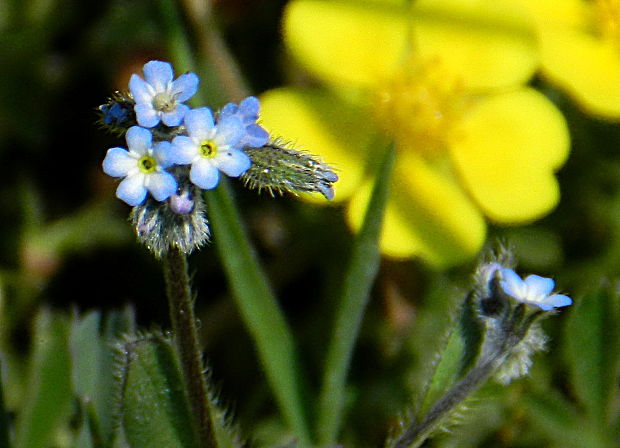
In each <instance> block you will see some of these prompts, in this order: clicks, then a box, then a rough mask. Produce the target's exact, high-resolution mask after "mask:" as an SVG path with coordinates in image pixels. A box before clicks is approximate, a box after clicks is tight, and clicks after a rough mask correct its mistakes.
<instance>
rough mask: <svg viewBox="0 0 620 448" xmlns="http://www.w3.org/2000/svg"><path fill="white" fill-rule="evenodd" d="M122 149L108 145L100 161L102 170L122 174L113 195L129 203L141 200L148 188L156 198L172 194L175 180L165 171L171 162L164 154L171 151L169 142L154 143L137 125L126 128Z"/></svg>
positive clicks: (148, 134)
mask: <svg viewBox="0 0 620 448" xmlns="http://www.w3.org/2000/svg"><path fill="white" fill-rule="evenodd" d="M126 138H127V146H128V147H129V151H127V150H126V149H125V148H110V149H108V153H107V154H106V156H105V159H104V160H103V171H104V172H105V173H106V174H108V175H110V176H112V177H124V179H123V181H122V182H121V183H120V184H119V185H118V188H117V189H116V196H117V197H118V198H119V199H121V200H123V201H125V202H126V203H127V204H129V205H131V206H136V205H139V204H141V203H142V202H144V199H145V198H146V193H147V191H148V192H150V193H151V195H152V196H153V197H154V198H155V199H157V200H158V201H164V200H166V199H168V197H170V195H172V194H174V193H175V192H176V189H177V182H176V180H175V179H174V176H172V174H170V173H168V172H167V171H165V168H168V167H169V166H171V165H172V163H170V162H169V161H167V160H165V158H164V155H165V153H166V152H168V151H169V150H170V143H169V142H160V143H157V144H156V145H155V146H153V139H152V136H151V132H150V131H149V130H148V129H144V128H141V127H139V126H132V127H131V128H129V130H128V131H127V135H126Z"/></svg>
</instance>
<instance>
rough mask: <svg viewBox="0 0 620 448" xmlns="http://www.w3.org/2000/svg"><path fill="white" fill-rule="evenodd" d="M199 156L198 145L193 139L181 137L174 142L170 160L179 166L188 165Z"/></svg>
mask: <svg viewBox="0 0 620 448" xmlns="http://www.w3.org/2000/svg"><path fill="white" fill-rule="evenodd" d="M196 155H198V145H197V144H196V142H195V141H194V140H193V139H192V138H191V137H187V136H185V135H179V136H177V137H175V138H174V140H172V146H171V147H170V152H169V153H168V157H167V158H168V160H171V161H172V162H173V163H175V164H177V165H187V164H190V163H192V160H194V158H195V157H196Z"/></svg>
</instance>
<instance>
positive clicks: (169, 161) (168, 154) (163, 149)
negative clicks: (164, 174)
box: [153, 142, 174, 168]
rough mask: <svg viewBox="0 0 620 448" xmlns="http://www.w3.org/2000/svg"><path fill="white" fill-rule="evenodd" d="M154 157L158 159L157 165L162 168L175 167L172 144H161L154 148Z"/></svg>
mask: <svg viewBox="0 0 620 448" xmlns="http://www.w3.org/2000/svg"><path fill="white" fill-rule="evenodd" d="M153 155H154V156H155V158H156V159H157V163H158V164H159V166H161V167H162V168H168V167H170V166H172V165H174V160H173V157H172V144H171V143H170V142H159V143H156V144H155V146H154V147H153Z"/></svg>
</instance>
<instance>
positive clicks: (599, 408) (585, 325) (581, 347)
mask: <svg viewBox="0 0 620 448" xmlns="http://www.w3.org/2000/svg"><path fill="white" fill-rule="evenodd" d="M618 307H619V298H618V294H617V293H616V292H615V291H614V289H613V288H612V287H611V286H607V287H601V288H600V289H598V290H597V291H594V292H592V293H590V294H588V295H586V296H584V297H582V298H581V299H579V300H576V303H575V306H574V308H573V309H572V310H571V311H570V315H569V317H568V320H567V322H566V328H565V329H566V331H565V333H564V340H565V352H566V355H567V361H568V363H569V372H570V381H571V383H572V386H573V388H574V391H575V394H576V395H577V397H578V398H579V400H580V402H581V403H582V405H583V407H584V409H585V411H586V414H587V415H588V417H589V418H590V420H591V421H592V422H597V423H598V425H599V427H600V428H601V430H604V429H605V428H606V426H607V424H608V423H609V418H610V416H609V414H610V407H611V405H612V401H613V400H614V397H615V396H616V395H617V386H616V378H617V376H618V359H619V352H620V349H619V344H620V341H619V337H620V334H619V333H620V331H619V329H618V318H619V317H620V316H619V312H618Z"/></svg>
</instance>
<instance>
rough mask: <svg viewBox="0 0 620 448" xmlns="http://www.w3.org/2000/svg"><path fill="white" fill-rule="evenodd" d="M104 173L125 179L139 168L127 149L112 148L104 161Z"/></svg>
mask: <svg viewBox="0 0 620 448" xmlns="http://www.w3.org/2000/svg"><path fill="white" fill-rule="evenodd" d="M102 166H103V172H104V173H106V174H107V175H108V176H112V177H125V176H127V174H129V172H130V171H131V170H132V169H135V168H137V166H138V164H137V161H136V159H135V158H133V157H131V156H130V155H129V153H128V152H127V150H126V149H125V148H110V149H108V152H107V154H106V156H105V159H103V164H102Z"/></svg>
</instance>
